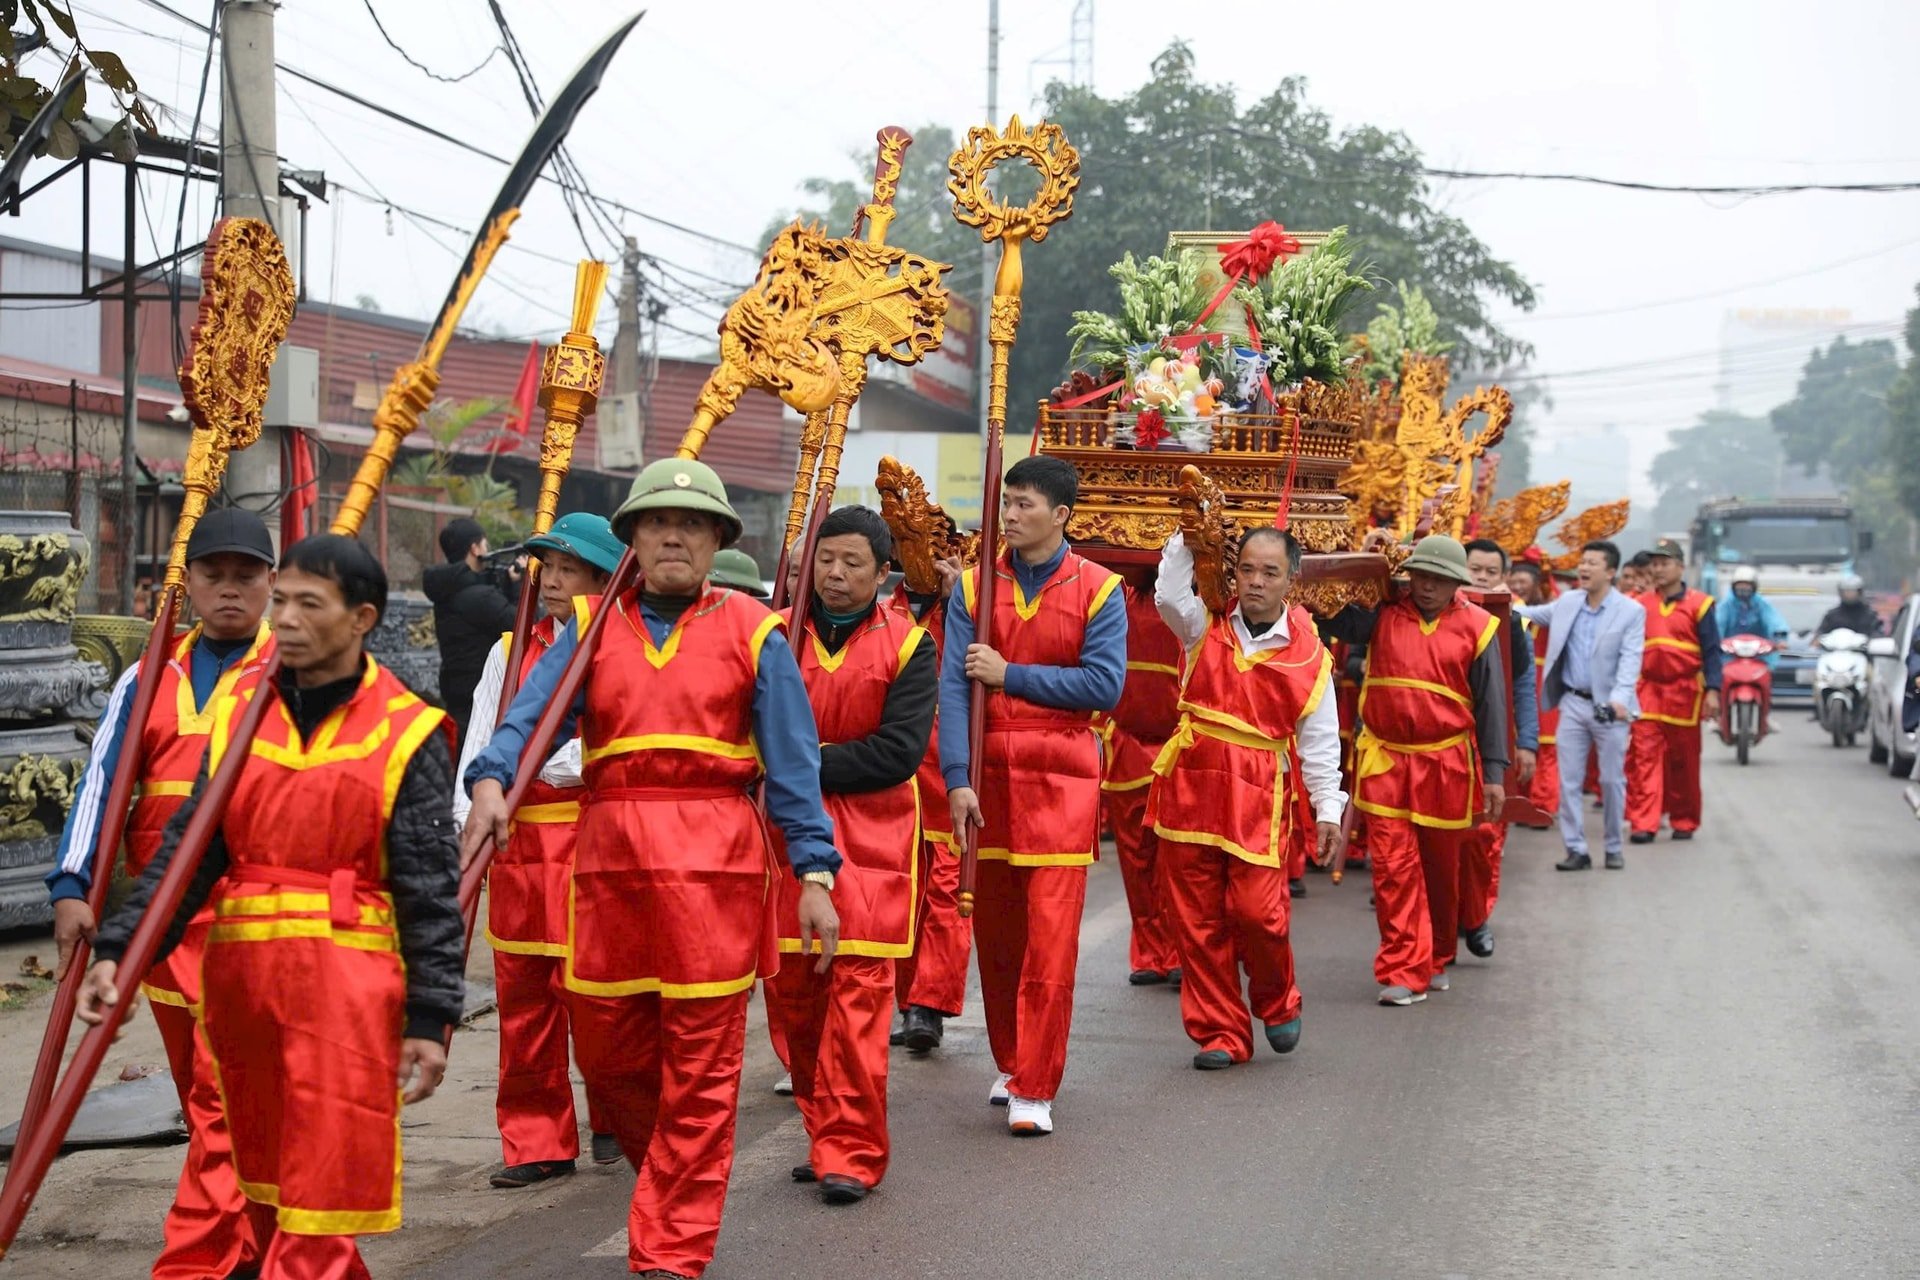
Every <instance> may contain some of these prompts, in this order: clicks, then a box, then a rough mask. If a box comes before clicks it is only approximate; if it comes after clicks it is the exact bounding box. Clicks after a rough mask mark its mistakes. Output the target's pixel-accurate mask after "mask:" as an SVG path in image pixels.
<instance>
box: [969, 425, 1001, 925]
mask: <svg viewBox="0 0 1920 1280" xmlns="http://www.w3.org/2000/svg"><path fill="white" fill-rule="evenodd" d="M1000 437H1001V429H1000V426H999V424H998V423H992V424H989V426H988V428H987V475H986V483H985V484H984V485H982V486H981V494H980V558H979V567H980V590H979V591H978V592H977V593H976V594H975V596H974V602H973V642H974V643H975V644H985V645H990V644H992V643H993V603H994V596H995V594H996V591H995V586H994V575H995V571H996V570H997V568H998V567H999V556H1000ZM988 692H989V691H988V689H987V686H986V685H984V684H982V683H980V682H979V681H978V680H976V681H974V682H973V700H972V702H971V703H970V704H969V705H968V707H967V785H968V786H969V787H971V788H973V794H974V795H975V796H978V795H979V794H980V773H981V764H982V759H981V758H982V756H984V755H985V752H986V741H987V694H988ZM979 870H980V828H978V827H976V826H974V825H973V824H972V823H968V824H967V830H966V836H965V839H964V840H963V841H962V843H961V846H960V893H959V910H960V914H961V915H962V916H963V917H964V916H971V915H972V914H973V896H974V881H975V878H976V877H977V876H978V874H979Z"/></svg>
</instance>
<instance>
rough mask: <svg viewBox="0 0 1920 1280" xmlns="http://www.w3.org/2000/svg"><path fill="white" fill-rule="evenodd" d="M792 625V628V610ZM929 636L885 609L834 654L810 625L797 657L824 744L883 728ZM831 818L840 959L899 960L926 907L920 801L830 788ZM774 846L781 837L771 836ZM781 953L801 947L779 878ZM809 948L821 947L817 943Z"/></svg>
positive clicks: (787, 881) (909, 784)
mask: <svg viewBox="0 0 1920 1280" xmlns="http://www.w3.org/2000/svg"><path fill="white" fill-rule="evenodd" d="M786 617H787V625H788V626H791V625H792V617H791V610H789V611H788V614H787V615H786ZM923 643H927V640H926V632H924V631H922V630H921V629H920V628H919V627H917V626H914V625H913V623H912V622H911V621H909V620H908V619H907V618H906V617H905V616H904V615H903V614H901V613H900V612H899V611H898V610H894V609H886V608H879V609H875V610H874V611H873V614H872V616H871V617H870V618H868V619H867V622H866V625H865V626H863V627H861V628H860V630H859V631H857V632H855V633H854V634H853V635H852V636H850V637H848V639H847V642H846V643H845V644H843V645H841V646H840V651H839V652H838V653H828V652H827V647H826V646H825V645H824V644H821V643H820V638H819V637H818V636H816V635H814V633H813V631H812V629H811V628H809V629H808V631H807V640H806V643H805V644H803V645H802V646H801V652H800V654H799V662H800V678H801V679H802V680H804V681H805V682H806V686H807V701H808V702H810V703H812V704H813V719H814V723H815V724H816V725H818V726H819V729H820V745H821V746H830V745H832V744H834V743H838V742H852V741H854V740H855V739H858V738H865V737H868V736H869V735H871V734H873V733H874V732H876V731H877V730H878V729H879V728H880V718H881V713H882V712H883V711H885V709H886V702H887V691H888V690H889V689H891V688H892V687H893V682H894V681H895V680H897V679H899V677H900V673H901V672H902V671H904V670H906V666H907V659H908V658H911V657H912V656H913V651H914V648H915V646H917V645H920V644H923ZM823 799H824V800H825V801H826V807H827V816H828V817H830V818H832V819H833V842H834V844H835V846H836V847H838V848H839V850H840V856H841V862H840V870H839V872H838V873H837V874H836V875H835V876H834V884H833V905H834V909H835V910H837V911H838V912H839V913H840V954H842V955H849V956H877V957H880V958H882V959H893V960H897V959H900V958H902V957H905V956H910V955H912V954H913V935H914V927H915V920H914V914H915V912H917V911H918V910H919V906H920V858H919V851H920V802H919V795H918V792H917V791H916V789H915V786H914V780H913V779H912V778H908V779H907V780H906V781H905V782H902V783H900V784H899V785H898V786H892V787H884V788H882V789H881V790H878V791H829V792H827V793H825V795H824V797H823ZM773 839H774V848H775V849H776V850H779V851H782V852H784V850H785V844H786V842H785V840H784V838H783V837H782V836H781V835H780V833H779V832H777V831H776V832H774V834H773ZM779 885H780V908H779V910H780V915H779V920H780V950H781V951H783V952H787V953H790V954H791V953H797V952H798V951H799V950H800V917H799V905H800V882H799V881H798V880H796V879H794V877H792V876H782V877H781V878H780V881H779ZM813 950H814V952H815V953H816V954H817V953H818V952H819V950H820V941H819V939H817V938H816V939H814V942H813Z"/></svg>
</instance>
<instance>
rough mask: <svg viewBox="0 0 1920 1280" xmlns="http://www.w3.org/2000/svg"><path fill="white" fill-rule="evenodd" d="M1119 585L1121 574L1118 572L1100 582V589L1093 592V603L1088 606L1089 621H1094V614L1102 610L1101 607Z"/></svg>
mask: <svg viewBox="0 0 1920 1280" xmlns="http://www.w3.org/2000/svg"><path fill="white" fill-rule="evenodd" d="M1119 585H1120V575H1119V574H1117V573H1116V574H1113V575H1112V576H1111V577H1109V578H1108V579H1107V580H1106V581H1105V582H1103V583H1101V584H1100V587H1099V589H1098V590H1096V591H1095V592H1094V593H1093V603H1091V604H1089V605H1088V606H1087V621H1089V622H1091V621H1093V615H1094V614H1096V613H1099V612H1100V607H1101V606H1102V605H1104V604H1106V602H1107V597H1108V596H1111V595H1112V594H1113V591H1114V588H1115V587H1118V586H1119Z"/></svg>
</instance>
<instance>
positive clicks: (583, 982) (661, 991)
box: [560, 881, 760, 1000]
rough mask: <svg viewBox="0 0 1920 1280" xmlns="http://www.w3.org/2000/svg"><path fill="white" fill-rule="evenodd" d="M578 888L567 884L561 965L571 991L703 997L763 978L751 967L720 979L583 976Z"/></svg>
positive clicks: (731, 991)
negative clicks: (577, 938)
mask: <svg viewBox="0 0 1920 1280" xmlns="http://www.w3.org/2000/svg"><path fill="white" fill-rule="evenodd" d="M574 915H575V909H574V892H573V884H572V882H571V881H569V882H568V884H567V941H566V944H565V945H564V946H562V947H561V949H560V957H561V960H562V961H563V963H562V965H561V969H560V981H561V985H563V986H565V987H566V989H567V990H569V991H575V992H578V993H579V994H581V995H583V996H639V995H659V996H660V997H661V998H663V999H666V1000H701V999H707V998H710V997H713V996H730V995H736V994H738V993H739V992H742V991H745V990H746V989H747V988H748V987H751V986H752V985H753V984H754V983H755V982H757V981H759V978H760V974H759V971H758V969H757V968H755V969H749V970H748V971H747V975H746V977H744V978H724V979H721V980H720V981H717V982H662V981H661V980H660V979H659V978H657V977H645V978H632V979H629V980H627V981H625V982H595V981H593V980H592V979H589V978H582V977H580V976H579V975H578V974H576V973H574V971H573V921H574Z"/></svg>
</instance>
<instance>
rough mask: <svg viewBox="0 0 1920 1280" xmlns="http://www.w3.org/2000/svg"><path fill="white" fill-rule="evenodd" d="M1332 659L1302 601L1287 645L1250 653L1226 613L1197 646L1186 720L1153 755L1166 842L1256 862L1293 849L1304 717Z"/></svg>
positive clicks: (1159, 825) (1158, 824) (1154, 799)
mask: <svg viewBox="0 0 1920 1280" xmlns="http://www.w3.org/2000/svg"><path fill="white" fill-rule="evenodd" d="M1332 671H1333V659H1332V655H1330V654H1329V653H1328V652H1327V649H1326V646H1325V645H1323V644H1321V643H1320V636H1319V633H1318V632H1317V631H1316V630H1315V628H1314V625H1313V619H1312V617H1310V616H1309V615H1308V613H1307V611H1306V610H1305V609H1302V608H1299V607H1298V606H1295V607H1293V608H1291V609H1289V610H1288V611H1287V643H1286V644H1284V645H1282V646H1280V647H1279V648H1277V649H1267V650H1264V651H1263V652H1261V653H1258V654H1255V655H1254V656H1252V657H1248V656H1247V655H1246V654H1244V653H1242V652H1241V651H1240V641H1239V638H1238V637H1237V636H1236V635H1235V634H1234V630H1233V623H1232V622H1231V621H1230V620H1229V619H1227V618H1220V617H1217V618H1215V619H1214V620H1213V621H1212V623H1211V624H1210V625H1209V626H1208V627H1207V633H1206V635H1205V636H1203V637H1201V640H1200V643H1199V644H1197V645H1195V646H1194V650H1193V654H1192V657H1191V658H1190V660H1189V665H1188V670H1187V679H1186V686H1185V688H1183V689H1182V690H1181V694H1180V713H1181V714H1180V724H1179V727H1178V729H1176V730H1175V732H1174V734H1173V736H1172V737H1171V738H1169V739H1168V740H1167V745H1166V749H1165V750H1163V751H1162V752H1161V753H1160V758H1159V759H1158V760H1157V761H1155V762H1154V766H1153V771H1154V773H1155V774H1156V775H1157V776H1156V778H1155V780H1154V784H1153V792H1152V794H1151V796H1150V797H1149V799H1148V801H1147V810H1148V821H1150V822H1151V823H1153V829H1154V831H1155V833H1156V834H1158V835H1159V836H1160V837H1161V838H1162V839H1163V840H1173V841H1176V842H1179V843H1181V844H1205V845H1212V846H1213V847H1214V848H1216V849H1220V850H1223V851H1225V852H1226V853H1230V854H1232V855H1233V856H1234V857H1236V858H1240V859H1242V860H1244V861H1246V862H1251V863H1254V864H1255V865H1257V866H1263V867H1277V866H1280V865H1282V864H1283V863H1284V862H1285V860H1286V858H1287V854H1288V853H1289V852H1290V846H1289V841H1290V839H1291V838H1292V834H1293V825H1294V815H1293V810H1294V808H1295V800H1294V795H1293V793H1294V792H1295V791H1297V788H1290V787H1289V786H1288V785H1287V774H1288V771H1289V770H1290V769H1292V768H1294V767H1295V764H1294V760H1295V759H1296V757H1295V755H1294V737H1295V732H1296V729H1297V728H1298V726H1299V723H1300V721H1301V720H1302V719H1304V718H1305V717H1306V716H1308V715H1310V714H1311V713H1312V712H1313V710H1314V709H1315V708H1316V707H1318V706H1319V705H1320V700H1321V699H1322V698H1324V697H1326V696H1327V690H1328V689H1329V688H1330V687H1331V685H1332Z"/></svg>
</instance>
